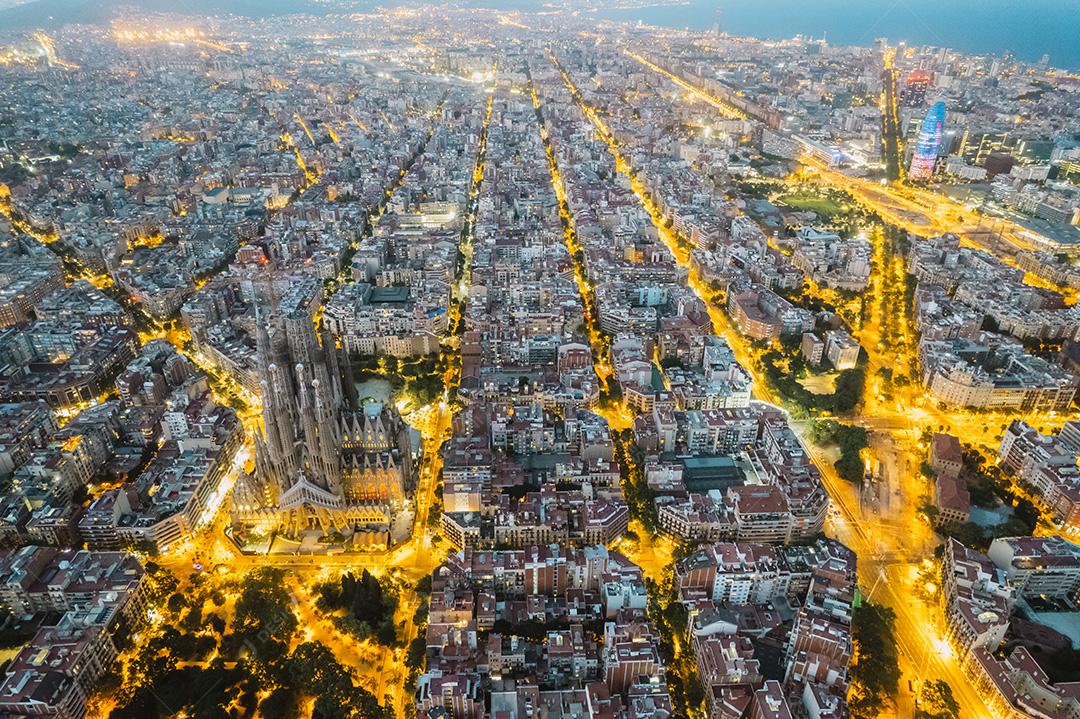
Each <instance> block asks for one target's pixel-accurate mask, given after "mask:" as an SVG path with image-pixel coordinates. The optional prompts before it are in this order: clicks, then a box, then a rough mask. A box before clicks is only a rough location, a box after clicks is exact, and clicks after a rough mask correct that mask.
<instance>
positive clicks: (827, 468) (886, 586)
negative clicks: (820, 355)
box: [552, 57, 989, 719]
mask: <svg viewBox="0 0 1080 719" xmlns="http://www.w3.org/2000/svg"><path fill="white" fill-rule="evenodd" d="M552 60H553V62H554V63H555V65H556V67H557V68H558V69H559V70H560V71H561V72H562V73H563V78H564V82H565V84H566V86H567V89H568V90H569V92H570V94H571V96H572V97H573V98H574V101H575V102H576V103H577V105H578V107H579V108H580V109H581V111H582V113H583V114H584V115H585V117H586V118H587V119H588V120H589V121H591V122H592V124H593V125H594V127H595V129H596V132H597V136H598V137H600V138H601V139H602V140H603V141H604V142H605V144H607V146H608V149H609V151H610V152H611V154H612V156H613V157H614V158H615V161H616V167H617V169H618V170H619V171H620V172H624V173H626V174H627V175H628V177H629V176H630V175H629V170H630V169H631V166H630V164H629V161H628V160H627V158H626V157H625V156H624V154H623V153H622V151H621V149H620V144H619V142H618V141H617V140H616V139H615V137H614V134H613V132H612V131H611V129H610V128H609V127H608V126H607V124H606V122H605V121H604V120H603V118H602V117H601V115H600V113H599V112H597V111H596V109H594V108H591V107H590V106H589V105H587V104H586V103H585V102H584V101H583V99H582V98H581V95H580V93H579V92H578V91H577V88H576V86H575V85H574V83H573V80H572V79H571V78H570V76H569V74H568V73H567V72H566V71H565V70H564V69H563V68H562V66H561V65H559V64H558V62H557V60H555V58H554V57H553V58H552ZM699 92H700V91H699ZM631 189H632V190H633V191H634V193H635V194H636V195H637V196H638V199H639V200H640V201H641V203H642V206H643V207H644V208H645V210H646V211H647V212H648V214H649V216H650V218H651V219H652V221H653V224H654V226H655V227H656V229H657V232H658V234H659V236H660V239H661V240H662V241H663V242H664V243H665V244H666V245H667V246H668V248H669V249H670V250H671V252H672V254H673V255H674V257H675V258H676V260H677V262H678V263H679V264H680V265H682V266H684V267H687V268H688V269H689V256H688V252H687V251H686V249H685V243H681V242H679V241H678V238H676V237H674V236H673V234H672V233H671V232H670V231H669V230H667V229H666V228H665V225H666V222H665V217H664V216H663V213H662V212H661V210H660V209H659V208H658V207H657V206H656V205H655V204H654V203H653V202H652V200H651V199H650V196H649V195H648V193H647V192H646V191H645V188H644V186H643V185H642V183H641V182H640V181H636V180H634V179H632V178H631ZM879 284H880V283H879ZM689 285H690V287H691V288H692V289H694V290H695V292H696V293H697V294H698V296H699V297H700V298H701V299H702V300H703V301H704V302H705V304H706V306H707V307H708V308H709V314H710V317H711V319H712V321H713V325H714V331H716V333H717V334H719V335H721V336H723V337H725V339H726V340H727V341H728V343H729V345H730V346H731V348H732V351H733V352H734V354H735V357H736V359H737V360H738V361H739V363H740V364H742V365H743V366H744V367H746V368H747V369H748V370H749V371H751V372H752V373H754V372H755V370H756V368H757V367H758V362H757V361H756V353H755V352H754V351H753V349H752V348H751V347H750V346H749V343H748V342H747V341H746V340H745V339H744V338H743V337H742V336H741V335H740V334H739V333H738V332H736V331H735V329H734V327H733V326H732V325H731V322H730V321H729V320H728V318H727V316H726V315H725V314H724V312H723V311H722V309H721V308H720V307H718V306H717V305H716V304H715V303H714V302H713V301H712V292H711V290H709V288H708V287H707V286H705V285H704V284H703V283H702V282H701V281H700V279H699V278H697V277H696V276H694V275H693V273H692V272H691V276H690V279H689ZM755 380H756V381H755V382H754V395H755V397H756V398H757V399H759V400H762V401H765V402H768V403H770V404H773V405H777V406H781V407H782V406H783V405H784V403H783V401H782V398H780V397H778V396H776V395H775V393H774V392H773V391H772V390H771V388H769V387H768V386H767V385H766V383H765V382H763V381H762V380H761V378H760V376H757V377H755ZM882 408H884V405H882ZM861 421H862V422H863V423H864V424H866V425H867V426H868V427H873V428H875V429H877V430H879V431H885V430H886V428H887V429H888V430H890V431H891V430H895V431H896V432H897V433H898V434H899V433H912V434H914V429H915V428H914V426H913V424H912V422H911V420H909V419H908V418H907V417H905V416H904V414H903V412H902V411H901V410H899V409H898V410H897V411H896V412H885V413H884V414H883V415H880V416H874V415H871V416H869V417H864V418H863V419H862V420H861ZM795 428H796V431H797V432H798V433H799V434H800V437H801V439H802V440H803V444H804V446H806V448H807V451H808V453H809V454H810V457H811V459H812V460H813V461H814V463H815V464H817V466H818V467H819V469H820V470H821V475H822V482H823V483H824V485H825V488H826V490H827V491H828V492H829V495H830V497H831V498H832V503H833V509H832V510H830V515H829V523H828V526H829V529H830V534H831V535H832V536H834V537H836V538H837V539H839V540H840V541H842V542H844V543H845V544H846V545H847V546H849V547H850V548H851V549H853V550H854V551H855V552H856V553H857V554H858V557H859V572H858V574H859V582H860V585H861V586H863V587H872V588H873V589H872V591H871V595H872V598H873V599H874V601H876V602H878V603H881V604H884V605H885V606H888V607H890V608H891V609H892V610H893V611H894V612H895V613H896V618H897V620H896V640H897V645H898V648H899V650H900V652H901V655H902V668H903V669H904V670H906V671H905V675H906V676H908V677H916V678H920V679H922V678H941V679H944V680H945V681H947V682H948V683H949V684H950V686H952V687H953V691H954V693H955V695H956V697H957V699H958V700H959V701H960V703H961V705H962V707H963V709H962V712H961V716H962V717H964V719H967V718H969V717H971V718H974V717H978V718H979V719H981V718H982V717H984V716H989V712H988V710H987V708H986V705H985V703H984V702H983V700H982V698H981V696H979V695H978V693H977V692H975V691H974V689H973V688H972V686H971V684H970V682H969V681H968V680H967V679H966V677H965V676H964V675H963V672H962V671H961V669H960V667H959V665H958V664H957V662H956V661H955V660H954V657H953V656H952V653H951V651H950V649H949V647H948V645H947V644H945V643H944V642H943V641H942V640H941V638H940V636H939V635H938V633H937V630H936V628H934V621H933V620H932V619H931V613H930V610H929V609H926V608H920V607H918V606H914V605H913V602H912V599H913V597H914V596H915V587H914V585H913V584H912V582H911V571H910V567H911V566H913V564H914V563H920V564H921V562H922V560H923V559H925V557H926V554H927V552H928V551H929V550H930V549H931V548H932V547H933V543H934V540H933V536H932V533H931V531H930V528H929V525H927V524H926V523H925V522H920V521H918V520H917V519H915V518H914V506H913V502H911V501H908V502H901V503H898V504H901V505H902V507H903V508H904V509H905V510H906V511H904V513H903V515H901V516H900V517H897V520H894V521H886V520H884V519H880V518H878V517H873V516H866V515H864V513H863V511H862V508H861V506H860V505H861V501H860V499H859V497H858V490H857V489H856V488H855V487H853V486H852V485H851V484H849V483H847V482H845V481H843V480H842V479H841V478H840V477H839V476H838V475H837V473H836V471H835V469H834V468H833V466H832V463H831V462H829V461H827V460H826V459H825V458H824V457H823V456H822V451H821V449H820V448H818V447H815V446H814V445H813V444H812V443H810V442H809V441H808V438H807V437H806V429H807V427H806V425H805V424H803V425H802V426H801V427H800V426H799V425H798V424H797V423H796V424H795ZM888 461H889V466H890V467H891V468H892V469H891V470H890V471H891V472H892V473H893V474H894V475H895V476H894V478H893V480H892V481H897V482H900V483H901V484H903V479H902V478H901V473H907V472H909V468H910V461H911V460H910V458H902V457H899V456H896V457H891V458H890V459H889V460H888ZM913 475H914V473H910V474H909V475H908V476H909V481H910V482H912V484H911V485H909V486H908V487H907V496H908V497H912V496H915V493H914V492H913V491H912V490H913V489H916V488H918V486H919V485H918V481H919V480H918V479H917V477H916V476H913ZM904 515H906V516H904ZM905 525H906V526H905ZM882 577H884V579H882ZM924 609H925V611H924ZM900 694H901V696H900V697H899V698H898V701H899V702H901V703H905V702H908V701H909V700H910V697H908V696H905V692H904V691H903V689H901V691H900Z"/></svg>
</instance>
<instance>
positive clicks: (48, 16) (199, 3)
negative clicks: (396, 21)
mask: <svg viewBox="0 0 1080 719" xmlns="http://www.w3.org/2000/svg"><path fill="white" fill-rule="evenodd" d="M125 10H134V11H136V12H138V11H140V10H141V11H144V12H152V13H177V14H180V15H215V14H225V15H244V16H248V17H269V16H272V15H287V14H289V13H306V14H321V13H325V12H327V10H326V9H325V8H324V7H322V6H319V5H313V4H312V3H309V2H304V0H184V2H177V1H176V0H137V1H136V2H133V1H132V0H31V2H27V3H24V4H22V5H17V6H16V7H12V8H7V9H6V10H0V27H3V28H8V29H12V30H20V29H30V28H37V27H45V28H49V27H58V26H61V25H68V24H71V23H77V24H87V25H96V24H100V23H107V22H108V21H109V20H111V19H112V18H113V17H115V16H117V15H119V14H122V12H123V11H125Z"/></svg>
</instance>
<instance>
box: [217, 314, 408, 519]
mask: <svg viewBox="0 0 1080 719" xmlns="http://www.w3.org/2000/svg"><path fill="white" fill-rule="evenodd" d="M255 323H256V344H257V349H258V362H259V367H258V371H259V377H260V388H261V392H260V394H261V400H262V426H261V428H260V429H258V430H256V432H255V470H254V472H253V473H252V474H250V475H246V476H243V477H241V478H240V479H239V480H238V481H237V483H236V486H235V488H234V489H233V502H232V504H233V509H232V518H233V523H234V525H235V526H238V527H241V528H246V529H248V530H261V531H263V532H275V533H277V534H280V535H283V536H286V537H291V538H299V537H300V536H301V535H303V534H305V533H308V532H311V531H318V532H321V533H322V534H324V535H327V534H330V533H339V534H341V535H343V536H345V537H351V536H353V535H356V533H358V532H359V533H371V532H375V533H384V532H385V531H386V530H387V529H388V528H389V525H390V522H391V520H392V518H393V514H394V510H395V508H396V507H398V506H400V504H401V503H402V502H403V500H404V499H405V497H406V495H407V492H408V491H409V490H411V488H412V486H413V484H414V456H413V453H414V449H415V448H414V446H413V445H414V442H413V441H412V438H411V431H410V429H409V427H408V426H407V425H406V424H405V423H404V421H403V420H402V419H401V417H400V416H399V415H398V414H397V412H396V410H395V409H394V408H393V407H392V406H387V405H383V404H382V403H378V402H367V403H365V404H363V405H361V404H360V403H359V402H358V400H357V394H356V388H355V385H354V384H353V379H352V370H351V367H350V365H349V360H348V355H347V354H346V353H345V352H344V351H343V350H341V349H339V348H338V347H337V345H336V342H335V341H334V339H333V337H332V336H331V335H330V333H329V331H324V332H323V333H322V336H321V337H320V336H319V333H317V332H316V330H315V322H314V319H313V308H312V306H311V305H309V304H306V303H301V304H300V305H299V306H295V307H293V308H291V309H290V310H288V311H285V312H281V311H279V310H278V309H276V308H275V309H274V310H272V311H271V312H270V313H269V317H266V316H264V315H260V313H258V312H256V320H255Z"/></svg>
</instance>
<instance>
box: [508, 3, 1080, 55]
mask: <svg viewBox="0 0 1080 719" xmlns="http://www.w3.org/2000/svg"><path fill="white" fill-rule="evenodd" d="M644 1H645V2H647V1H648V0H644ZM661 1H663V0H661ZM493 4H498V3H493ZM718 9H719V10H720V13H721V14H720V24H721V27H722V28H723V29H724V30H725V31H726V32H729V33H731V34H733V35H749V36H753V37H762V38H773V39H781V38H789V37H792V36H794V35H797V34H800V33H801V34H803V35H811V36H814V37H822V36H825V37H827V39H828V40H829V42H830V43H832V44H836V45H870V44H872V43H873V41H874V38H877V37H887V38H889V40H890V42H898V41H901V40H904V41H906V42H908V43H909V44H916V45H934V46H938V47H950V48H953V49H955V50H960V51H962V52H968V53H995V54H998V55H1000V54H1003V53H1005V52H1006V51H1011V52H1013V53H1014V54H1015V55H1016V56H1017V57H1018V58H1021V59H1023V60H1028V61H1031V62H1037V61H1038V60H1039V59H1040V58H1041V57H1042V56H1043V53H1047V54H1049V55H1050V64H1051V65H1053V66H1055V67H1062V68H1069V69H1080V0H688V3H687V4H685V5H669V6H659V5H657V6H654V7H644V8H638V9H634V10H608V11H598V12H597V15H598V16H599V17H605V18H609V19H612V20H624V21H630V22H634V21H638V20H640V21H641V22H644V23H646V24H652V25H662V26H665V27H688V28H693V29H698V30H704V29H708V28H711V27H712V26H713V23H714V22H716V19H717V10H718Z"/></svg>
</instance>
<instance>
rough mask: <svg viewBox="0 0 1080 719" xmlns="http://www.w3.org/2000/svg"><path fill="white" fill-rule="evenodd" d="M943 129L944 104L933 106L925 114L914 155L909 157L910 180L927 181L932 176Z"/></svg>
mask: <svg viewBox="0 0 1080 719" xmlns="http://www.w3.org/2000/svg"><path fill="white" fill-rule="evenodd" d="M944 129H945V103H944V102H939V103H936V104H934V105H933V106H932V107H931V108H930V110H929V111H928V112H927V113H926V117H925V118H924V119H923V122H922V127H921V128H920V129H919V139H918V141H916V143H915V153H914V154H913V155H912V156H911V165H910V166H909V167H908V177H909V178H911V179H912V180H929V179H930V178H931V177H933V176H934V165H935V164H936V163H937V158H938V151H939V150H940V149H941V138H942V135H943V134H944Z"/></svg>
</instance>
